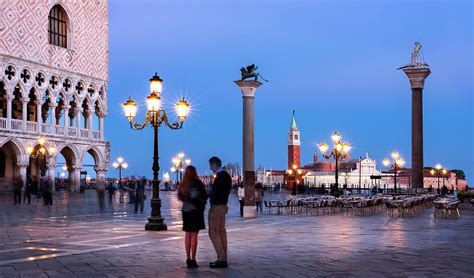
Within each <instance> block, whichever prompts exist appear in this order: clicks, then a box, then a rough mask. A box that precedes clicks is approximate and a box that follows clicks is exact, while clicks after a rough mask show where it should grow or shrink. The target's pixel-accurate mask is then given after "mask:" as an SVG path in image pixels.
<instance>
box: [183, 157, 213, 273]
mask: <svg viewBox="0 0 474 278" xmlns="http://www.w3.org/2000/svg"><path fill="white" fill-rule="evenodd" d="M178 199H179V200H180V201H182V202H183V207H182V210H181V211H182V217H183V231H184V232H185V237H184V246H185V249H186V265H187V267H188V268H197V267H199V266H198V264H197V262H196V251H197V244H198V234H199V231H200V230H204V229H205V228H206V225H205V223H204V209H205V208H206V202H207V192H206V189H205V188H204V184H203V183H202V181H201V180H200V179H199V176H198V174H197V171H196V168H195V167H194V166H188V167H186V170H185V172H184V177H183V180H182V181H181V183H180V184H179V187H178Z"/></svg>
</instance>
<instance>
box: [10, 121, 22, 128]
mask: <svg viewBox="0 0 474 278" xmlns="http://www.w3.org/2000/svg"><path fill="white" fill-rule="evenodd" d="M22 125H23V121H22V120H15V119H12V129H13V130H21V127H22Z"/></svg>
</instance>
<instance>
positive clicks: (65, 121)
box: [64, 106, 69, 136]
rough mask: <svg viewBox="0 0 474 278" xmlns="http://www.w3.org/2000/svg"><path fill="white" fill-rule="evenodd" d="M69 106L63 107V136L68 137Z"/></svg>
mask: <svg viewBox="0 0 474 278" xmlns="http://www.w3.org/2000/svg"><path fill="white" fill-rule="evenodd" d="M68 128H69V106H64V135H65V136H69V132H68Z"/></svg>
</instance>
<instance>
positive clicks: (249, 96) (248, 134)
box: [234, 80, 262, 217]
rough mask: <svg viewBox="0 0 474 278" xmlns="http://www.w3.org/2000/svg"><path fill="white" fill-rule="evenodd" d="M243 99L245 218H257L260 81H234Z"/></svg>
mask: <svg viewBox="0 0 474 278" xmlns="http://www.w3.org/2000/svg"><path fill="white" fill-rule="evenodd" d="M234 82H235V84H237V85H238V86H239V87H240V90H241V91H242V98H243V133H242V145H243V146H242V161H243V170H244V172H243V175H244V187H245V205H244V217H257V211H256V207H255V165H254V159H255V154H254V97H255V91H256V89H257V88H258V87H259V86H260V85H262V83H260V82H258V81H242V80H238V81H234Z"/></svg>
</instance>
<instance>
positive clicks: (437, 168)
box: [430, 163, 448, 191]
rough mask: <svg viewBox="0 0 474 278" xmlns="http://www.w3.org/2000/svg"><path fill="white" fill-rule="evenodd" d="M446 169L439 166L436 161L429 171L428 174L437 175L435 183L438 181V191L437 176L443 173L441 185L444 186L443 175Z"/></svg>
mask: <svg viewBox="0 0 474 278" xmlns="http://www.w3.org/2000/svg"><path fill="white" fill-rule="evenodd" d="M447 172H448V171H447V170H446V169H444V168H443V166H441V164H439V163H437V164H436V165H435V167H434V169H431V171H430V174H431V175H433V176H434V175H435V174H436V177H437V183H438V191H439V190H440V188H439V177H440V176H441V174H443V186H444V176H445V175H446V173H447Z"/></svg>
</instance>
